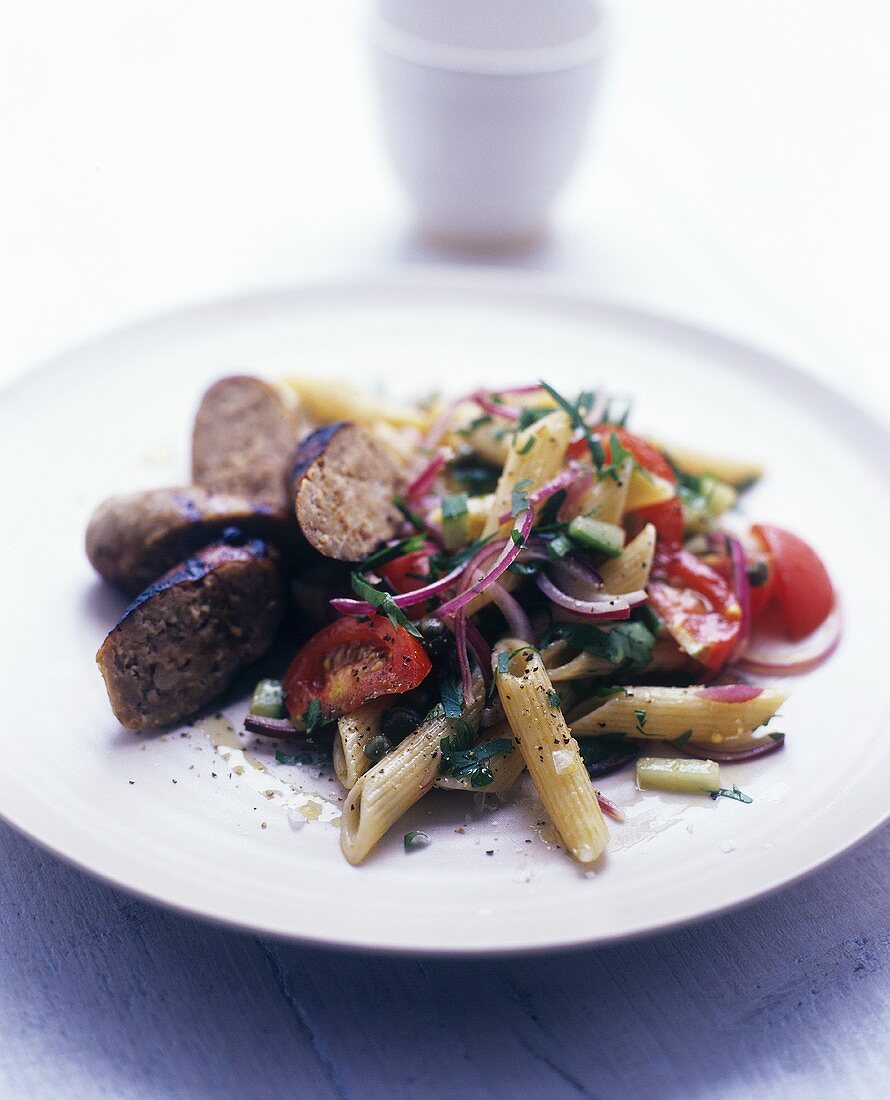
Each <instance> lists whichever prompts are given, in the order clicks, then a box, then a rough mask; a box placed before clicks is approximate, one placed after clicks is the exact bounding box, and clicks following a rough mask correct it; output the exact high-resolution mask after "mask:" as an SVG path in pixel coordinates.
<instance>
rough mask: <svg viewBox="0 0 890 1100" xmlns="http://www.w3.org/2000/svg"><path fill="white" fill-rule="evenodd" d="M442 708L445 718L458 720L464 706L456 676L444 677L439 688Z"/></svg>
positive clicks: (462, 694)
mask: <svg viewBox="0 0 890 1100" xmlns="http://www.w3.org/2000/svg"><path fill="white" fill-rule="evenodd" d="M439 695H440V698H441V700H442V708H443V711H444V713H445V717H446V718H460V715H461V711H462V710H463V706H464V693H463V690H462V689H461V686H460V680H458V678H457V677H456V676H445V677H444V678H443V680H442V683H441V685H440V687H439Z"/></svg>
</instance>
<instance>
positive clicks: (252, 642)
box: [96, 540, 284, 729]
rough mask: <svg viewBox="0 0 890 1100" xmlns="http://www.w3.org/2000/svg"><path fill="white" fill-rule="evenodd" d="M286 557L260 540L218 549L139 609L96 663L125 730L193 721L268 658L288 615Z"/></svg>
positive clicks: (162, 583) (133, 607)
mask: <svg viewBox="0 0 890 1100" xmlns="http://www.w3.org/2000/svg"><path fill="white" fill-rule="evenodd" d="M276 557H277V555H276V554H275V551H274V550H272V549H271V548H269V547H268V546H267V545H266V544H265V543H263V542H261V541H259V540H254V541H251V542H248V543H245V544H244V545H242V546H231V545H229V544H227V543H214V544H213V545H212V546H208V547H205V548H204V549H203V550H201V551H199V552H198V553H197V554H196V555H195V556H194V557H192V558H189V559H188V560H187V561H186V562H184V563H183V564H181V565H178V566H177V567H176V568H175V569H171V570H170V572H169V573H167V574H166V575H165V576H164V577H162V578H161V579H160V580H159V581H157V582H156V583H155V584H153V585H152V586H151V587H150V588H148V589H146V591H145V592H143V593H142V594H141V595H140V596H138V597H137V598H136V599H135V600H134V601H133V603H132V604H130V606H129V607H128V608H127V610H126V611H125V612H124V615H123V618H122V619H121V620H120V622H119V623H118V624H117V626H115V627H114V629H113V630H112V631H111V633H110V634H109V635H108V637H107V638H106V639H105V641H104V642H103V643H102V646H101V648H100V649H99V652H98V654H97V655H96V662H97V663H98V665H99V671H100V672H101V673H102V676H103V678H104V680H105V687H106V689H107V691H108V698H109V700H110V702H111V709H112V710H113V711H114V714H115V716H116V718H117V719H118V721H119V722H120V723H121V724H122V725H124V726H128V727H129V728H130V729H150V728H153V727H156V726H166V725H169V724H170V723H172V722H179V721H181V720H182V719H183V718H187V717H188V716H189V715H190V714H194V713H195V711H197V710H200V708H201V707H203V706H205V705H206V704H207V703H209V702H210V701H211V700H212V699H213V698H214V697H215V696H217V695H219V693H220V692H221V691H223V690H225V688H226V687H227V686H228V684H229V681H230V680H231V679H232V677H233V676H234V674H235V672H237V670H238V669H239V668H241V667H243V666H244V665H249V664H252V663H253V662H254V661H256V660H258V659H259V658H260V657H261V656H262V655H263V653H265V652H266V650H267V649H268V648H269V647H270V646H271V644H272V642H273V640H274V638H275V632H276V631H277V629H278V627H279V625H280V623H281V619H282V616H283V613H284V586H283V582H282V579H281V574H280V571H279V569H278V564H277V560H276Z"/></svg>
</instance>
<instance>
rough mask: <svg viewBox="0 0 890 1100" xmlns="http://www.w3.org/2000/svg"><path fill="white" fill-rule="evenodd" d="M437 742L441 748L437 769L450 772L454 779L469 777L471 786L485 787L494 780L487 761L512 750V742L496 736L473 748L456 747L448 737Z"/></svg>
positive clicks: (444, 772) (446, 772) (445, 772)
mask: <svg viewBox="0 0 890 1100" xmlns="http://www.w3.org/2000/svg"><path fill="white" fill-rule="evenodd" d="M439 744H440V748H441V750H442V761H441V764H440V766H439V770H440V771H441V772H442V773H443V774H445V775H447V774H449V773H450V774H451V775H453V776H454V777H455V779H469V780H470V785H471V786H473V787H486V786H488V784H489V783H493V782H494V775H493V774H492V772H491V768H490V767H489V766H488V764H487V761H489V760H491V758H492V757H493V756H503V755H506V754H507V753H511V752H513V742H512V741H511V740H510V739H509V738H507V737H496V738H494V739H493V740H492V741H489V742H488V743H487V744H485V745H477V746H476V747H475V748H465V749H460V748H457V747H455V746H454V744H453V743H452V740H451V738H449V737H443V738H442V740H441V742H440V743H439ZM483 769H484V770H483ZM480 771H481V774H480ZM489 777H490V778H489Z"/></svg>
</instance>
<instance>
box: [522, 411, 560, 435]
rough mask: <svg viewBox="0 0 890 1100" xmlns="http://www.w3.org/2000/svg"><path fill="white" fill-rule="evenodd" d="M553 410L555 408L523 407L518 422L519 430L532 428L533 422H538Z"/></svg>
mask: <svg viewBox="0 0 890 1100" xmlns="http://www.w3.org/2000/svg"><path fill="white" fill-rule="evenodd" d="M552 412H553V409H529V408H525V409H523V410H522V411H521V412H520V414H519V423H518V424H517V431H520V432H521V431H524V430H525V429H526V428H530V427H531V426H532V424H537V422H538V421H539V420H541V419H542V418H543V417H545V416H549V415H550V413H552Z"/></svg>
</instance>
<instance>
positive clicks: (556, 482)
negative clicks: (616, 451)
mask: <svg viewBox="0 0 890 1100" xmlns="http://www.w3.org/2000/svg"><path fill="white" fill-rule="evenodd" d="M583 473H584V467H583V466H578V465H576V464H574V463H573V464H572V465H571V466H569V468H568V469H566V470H563V471H562V473H559V474H557V475H556V477H555V478H553V480H552V481H548V482H547V483H546V484H545V485H542V486H541V488H540V489H535V491H534V492H532V493H529V494H528V502H529V504H531V505H532V506H533V507H535V508H536V507H537V506H538V505H539V504H543V503H544V501H545V500H549V498H550V497H552V496H553V494H554V493H558V492H559V490H560V489H565V488H567V487H568V486H569V485H571V484H573V483H574V482H575V481H577V480H578V478H579V477H580V476H581V475H582V474H583ZM510 518H511V513H510V512H504V514H503V515H502V516H501V517H500V520H499V522H500V523H507V521H508V520H509V519H510Z"/></svg>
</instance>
